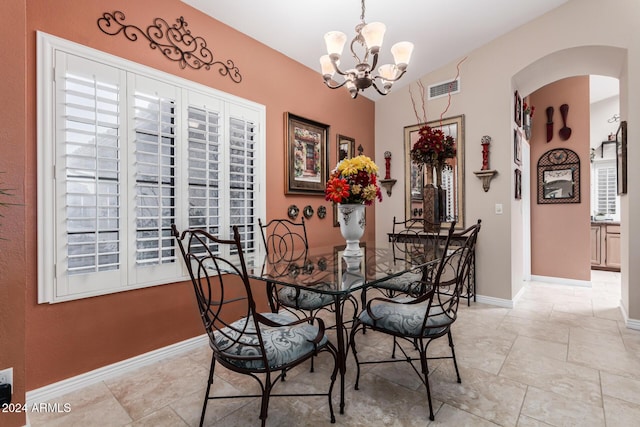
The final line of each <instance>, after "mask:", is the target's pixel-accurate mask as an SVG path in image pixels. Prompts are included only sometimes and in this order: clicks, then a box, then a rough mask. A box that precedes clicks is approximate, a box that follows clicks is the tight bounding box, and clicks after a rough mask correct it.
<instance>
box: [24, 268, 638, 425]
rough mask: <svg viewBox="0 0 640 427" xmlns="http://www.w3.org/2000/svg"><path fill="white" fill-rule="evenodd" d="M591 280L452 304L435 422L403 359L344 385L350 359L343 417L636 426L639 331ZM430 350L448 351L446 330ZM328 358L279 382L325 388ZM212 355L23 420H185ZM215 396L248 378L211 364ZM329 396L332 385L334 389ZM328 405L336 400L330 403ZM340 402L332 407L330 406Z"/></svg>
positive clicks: (435, 388) (291, 418) (279, 417)
mask: <svg viewBox="0 0 640 427" xmlns="http://www.w3.org/2000/svg"><path fill="white" fill-rule="evenodd" d="M592 283H593V287H592V288H580V287H569V286H562V285H550V284H543V283H536V282H531V283H529V284H527V286H526V291H525V292H524V294H523V295H522V297H521V299H520V300H519V301H518V303H517V305H516V307H515V308H514V309H506V308H500V307H495V306H490V305H485V304H478V303H476V304H472V305H471V307H467V306H466V305H464V306H461V307H462V308H461V310H460V313H459V318H458V320H457V322H456V324H455V325H454V329H453V336H454V341H455V344H456V353H457V356H458V363H459V365H460V371H461V372H460V373H461V376H462V384H458V383H456V381H455V373H454V371H453V365H452V363H451V361H450V360H443V361H434V363H431V364H430V368H431V376H430V379H431V387H432V392H433V397H434V406H435V410H436V411H437V412H436V414H435V416H436V419H435V421H434V422H429V420H428V418H427V414H428V410H427V403H426V395H425V391H424V388H423V386H422V385H421V383H420V382H419V380H418V378H417V377H416V376H415V374H414V373H413V372H412V371H411V370H410V368H409V366H408V365H407V364H404V363H399V364H392V365H389V364H386V365H369V366H367V367H366V368H365V369H363V373H362V376H361V379H360V390H357V391H356V390H354V389H353V382H354V376H353V371H354V370H353V369H351V368H353V367H354V362H353V358H352V357H350V359H349V367H350V372H349V374H348V377H347V391H346V401H347V403H346V413H345V414H344V415H340V414H338V413H336V418H337V423H336V425H345V426H369V427H370V426H425V425H433V426H436V425H442V426H495V425H500V426H519V427H528V426H573V425H580V426H581V427H582V426H584V427H586V426H608V427H618V426H625V427H626V426H634V425H640V424H639V423H640V421H639V420H640V331H634V330H630V329H627V328H626V327H625V326H624V324H623V319H622V316H621V313H620V310H619V309H618V303H619V300H620V286H619V273H604V272H598V271H594V272H593V275H592ZM358 344H359V348H360V349H361V351H360V354H361V355H362V356H363V357H365V356H366V355H367V354H369V355H370V354H371V353H380V352H383V351H384V352H387V351H388V349H389V346H388V344H389V341H388V340H387V339H386V338H384V337H381V336H380V334H375V333H368V334H366V335H365V336H362V337H360V338H359V339H358ZM430 351H431V354H432V355H435V354H438V353H443V352H444V353H446V352H447V351H448V347H447V346H446V339H444V340H437V341H436V342H434V343H433V344H432V346H431V348H430ZM329 360H330V359H329V358H328V356H326V355H325V356H321V357H319V358H318V360H317V362H316V372H315V373H309V372H308V366H306V364H305V365H303V366H301V367H299V368H298V369H296V370H294V371H292V372H291V373H290V374H289V375H288V377H287V382H286V383H285V384H280V387H282V386H285V387H287V388H291V389H296V388H301V387H304V388H314V387H318V388H320V389H325V388H326V385H327V384H328V379H327V378H328V373H327V372H328V369H329V366H328V365H329V363H328V362H329ZM209 361H210V351H209V349H208V348H207V347H204V346H203V347H202V348H200V349H198V350H197V351H194V352H191V353H188V354H183V355H181V356H177V357H174V358H171V359H168V360H165V361H163V362H160V363H157V364H155V365H151V366H147V367H144V368H140V369H139V370H138V371H135V372H133V373H129V374H127V375H124V376H122V377H119V378H113V379H110V380H108V381H104V382H100V383H97V384H94V385H92V386H89V387H86V388H85V389H83V390H80V391H77V392H74V393H70V394H68V395H65V396H61V397H60V398H59V399H56V400H55V401H56V402H60V403H69V404H71V412H70V413H68V414H62V415H60V414H57V415H55V414H30V423H31V426H34V427H40V426H47V427H49V426H65V427H66V426H83V427H84V426H100V427H102V426H153V427H161V426H194V425H197V423H198V420H199V414H200V408H201V401H202V397H203V394H204V387H205V381H206V376H207V371H208V366H209ZM218 369H219V370H218V375H217V378H216V379H215V381H214V387H217V391H216V393H218V394H220V395H222V394H225V393H227V394H229V393H232V392H236V391H237V390H249V389H252V388H253V389H255V388H256V386H255V382H254V381H253V380H251V379H248V378H243V377H240V378H239V377H238V376H234V375H231V374H230V373H229V372H228V371H225V370H224V369H223V368H218ZM334 402H337V390H335V391H334ZM334 406H337V403H334ZM258 409H259V404H258V402H257V400H256V399H251V400H237V399H229V400H218V401H214V402H211V403H210V404H209V409H208V412H207V420H206V423H207V425H211V426H213V425H215V426H216V427H217V426H239V427H240V426H242V427H245V426H257V425H260V423H259V420H258V418H257V414H258ZM336 411H337V409H336ZM267 425H268V426H329V425H331V424H330V422H329V415H328V407H327V402H326V400H325V398H315V397H313V398H304V399H290V398H274V399H272V401H271V405H270V407H269V418H268V420H267Z"/></svg>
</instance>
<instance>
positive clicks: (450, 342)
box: [447, 329, 462, 383]
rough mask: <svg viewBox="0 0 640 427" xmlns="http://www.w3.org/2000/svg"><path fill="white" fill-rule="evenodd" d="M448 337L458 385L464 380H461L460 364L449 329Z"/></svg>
mask: <svg viewBox="0 0 640 427" xmlns="http://www.w3.org/2000/svg"><path fill="white" fill-rule="evenodd" d="M447 335H448V337H449V347H450V348H451V356H452V357H453V366H455V368H456V375H457V376H458V383H461V382H462V380H461V379H460V371H458V362H457V361H456V352H455V350H454V349H453V337H452V336H451V329H449V332H448V333H447Z"/></svg>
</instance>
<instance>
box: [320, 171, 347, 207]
mask: <svg viewBox="0 0 640 427" xmlns="http://www.w3.org/2000/svg"><path fill="white" fill-rule="evenodd" d="M348 197H349V184H348V183H347V180H346V179H344V178H338V177H333V178H331V179H330V180H329V182H328V183H327V188H326V190H325V200H330V201H332V202H334V203H340V202H342V199H346V198H348Z"/></svg>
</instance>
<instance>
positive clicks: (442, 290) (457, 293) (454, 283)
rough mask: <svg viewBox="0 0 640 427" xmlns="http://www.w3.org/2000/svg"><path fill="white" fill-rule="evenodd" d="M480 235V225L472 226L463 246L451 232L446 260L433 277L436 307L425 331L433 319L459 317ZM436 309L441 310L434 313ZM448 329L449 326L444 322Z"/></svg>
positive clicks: (442, 261)
mask: <svg viewBox="0 0 640 427" xmlns="http://www.w3.org/2000/svg"><path fill="white" fill-rule="evenodd" d="M479 232H480V222H478V223H477V224H475V225H473V226H471V227H469V228H468V229H466V230H465V231H464V232H463V233H464V235H466V239H465V240H464V242H463V243H462V244H456V243H454V242H455V240H454V238H455V237H456V236H458V234H456V233H454V232H453V230H452V229H451V230H450V233H449V236H448V238H447V243H446V249H445V250H446V255H445V256H443V257H442V259H441V262H440V264H439V265H438V268H437V270H436V272H435V276H434V278H433V289H434V295H433V299H432V303H431V305H432V307H430V309H429V312H428V313H427V315H426V316H425V321H424V328H428V324H429V317H433V316H440V318H442V317H441V316H442V314H444V315H446V316H447V317H448V318H449V319H450V323H449V325H450V324H451V323H453V322H454V321H455V319H456V318H457V313H458V306H459V304H460V297H461V295H462V293H463V291H464V287H465V284H466V281H467V279H468V277H469V272H470V271H471V268H472V263H473V254H474V248H475V242H476V240H477V237H478V233H479ZM433 307H438V309H437V310H433ZM441 324H442V325H443V326H444V325H445V324H444V323H442V322H441Z"/></svg>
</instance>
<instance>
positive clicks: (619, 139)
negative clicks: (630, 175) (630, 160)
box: [616, 120, 627, 194]
mask: <svg viewBox="0 0 640 427" xmlns="http://www.w3.org/2000/svg"><path fill="white" fill-rule="evenodd" d="M616 178H617V180H618V194H627V121H626V120H623V121H621V122H620V126H619V127H618V131H617V132H616Z"/></svg>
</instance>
